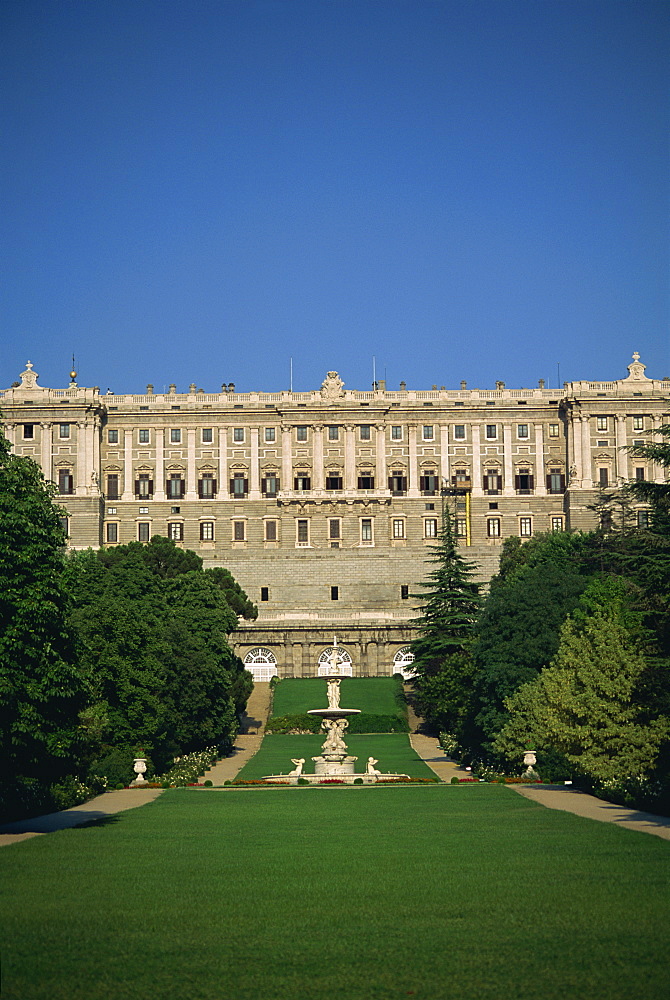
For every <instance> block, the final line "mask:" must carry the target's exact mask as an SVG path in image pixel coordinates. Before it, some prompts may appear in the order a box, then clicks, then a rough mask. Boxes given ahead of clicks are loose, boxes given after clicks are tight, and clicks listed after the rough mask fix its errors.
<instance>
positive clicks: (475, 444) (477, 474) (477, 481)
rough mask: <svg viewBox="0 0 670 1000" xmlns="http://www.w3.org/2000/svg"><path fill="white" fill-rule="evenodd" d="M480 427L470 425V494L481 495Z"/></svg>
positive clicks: (482, 493)
mask: <svg viewBox="0 0 670 1000" xmlns="http://www.w3.org/2000/svg"><path fill="white" fill-rule="evenodd" d="M481 433H482V429H481V427H480V425H479V424H474V423H473V425H472V495H473V496H475V497H481V496H483V495H484V492H483V490H482V446H481Z"/></svg>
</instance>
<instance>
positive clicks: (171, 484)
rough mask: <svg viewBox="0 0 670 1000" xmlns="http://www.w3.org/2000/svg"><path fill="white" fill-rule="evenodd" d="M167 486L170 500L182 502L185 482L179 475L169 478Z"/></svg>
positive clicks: (172, 475)
mask: <svg viewBox="0 0 670 1000" xmlns="http://www.w3.org/2000/svg"><path fill="white" fill-rule="evenodd" d="M165 486H166V490H165V492H166V493H167V498H168V500H181V499H182V497H183V496H184V480H183V479H182V477H181V476H180V475H179V473H174V474H171V475H170V476H168V481H167V483H166V484H165Z"/></svg>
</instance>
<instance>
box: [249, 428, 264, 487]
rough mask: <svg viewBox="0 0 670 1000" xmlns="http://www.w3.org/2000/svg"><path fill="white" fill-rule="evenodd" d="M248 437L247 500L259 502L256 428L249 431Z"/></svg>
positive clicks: (259, 485) (259, 480)
mask: <svg viewBox="0 0 670 1000" xmlns="http://www.w3.org/2000/svg"><path fill="white" fill-rule="evenodd" d="M249 437H250V439H251V462H250V467H249V499H250V500H260V498H261V479H260V464H259V457H258V455H259V453H258V427H251V428H250V429H249Z"/></svg>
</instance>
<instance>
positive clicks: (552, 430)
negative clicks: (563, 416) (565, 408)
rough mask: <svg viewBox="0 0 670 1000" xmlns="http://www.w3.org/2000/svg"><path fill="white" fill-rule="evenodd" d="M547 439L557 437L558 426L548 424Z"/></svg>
mask: <svg viewBox="0 0 670 1000" xmlns="http://www.w3.org/2000/svg"><path fill="white" fill-rule="evenodd" d="M549 437H550V438H557V437H558V424H549Z"/></svg>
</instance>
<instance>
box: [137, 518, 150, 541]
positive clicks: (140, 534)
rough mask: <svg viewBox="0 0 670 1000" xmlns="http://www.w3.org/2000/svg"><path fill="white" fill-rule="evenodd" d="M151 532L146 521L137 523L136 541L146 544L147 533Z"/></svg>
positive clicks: (147, 539)
mask: <svg viewBox="0 0 670 1000" xmlns="http://www.w3.org/2000/svg"><path fill="white" fill-rule="evenodd" d="M150 531H151V525H150V524H149V522H148V521H138V524H137V541H138V542H148V541H149V533H150Z"/></svg>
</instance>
